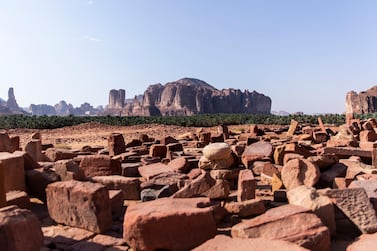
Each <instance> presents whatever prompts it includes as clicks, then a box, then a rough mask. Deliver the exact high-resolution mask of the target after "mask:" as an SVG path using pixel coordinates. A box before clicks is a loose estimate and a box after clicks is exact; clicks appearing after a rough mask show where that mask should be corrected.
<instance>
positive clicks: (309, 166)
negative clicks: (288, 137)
mask: <svg viewBox="0 0 377 251" xmlns="http://www.w3.org/2000/svg"><path fill="white" fill-rule="evenodd" d="M320 176H321V173H320V171H319V168H318V166H317V165H315V164H314V163H312V162H310V161H308V160H306V159H291V160H290V161H288V163H287V164H285V165H284V167H283V168H282V170H281V178H282V181H283V184H284V186H285V187H286V188H287V189H292V188H295V187H298V186H300V185H307V186H314V185H315V184H316V183H317V182H318V180H319V178H320Z"/></svg>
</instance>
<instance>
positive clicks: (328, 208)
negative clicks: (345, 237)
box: [287, 186, 336, 235]
mask: <svg viewBox="0 0 377 251" xmlns="http://www.w3.org/2000/svg"><path fill="white" fill-rule="evenodd" d="M287 198H288V201H289V204H292V205H296V206H301V207H304V208H307V209H311V210H312V211H313V212H314V213H315V214H316V215H317V216H318V217H319V218H320V219H321V220H322V222H323V224H325V225H326V226H327V227H328V228H329V230H330V233H331V234H333V235H335V232H336V231H335V230H336V229H335V211H334V205H333V204H332V202H331V200H330V199H329V198H328V197H327V196H324V195H321V194H320V193H318V192H317V190H316V189H315V188H313V187H307V186H298V187H295V188H293V189H291V190H289V191H288V192H287Z"/></svg>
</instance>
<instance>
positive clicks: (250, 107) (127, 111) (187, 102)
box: [105, 78, 271, 116]
mask: <svg viewBox="0 0 377 251" xmlns="http://www.w3.org/2000/svg"><path fill="white" fill-rule="evenodd" d="M124 96H125V90H123V89H120V90H118V91H117V90H111V91H110V94H109V105H108V106H107V108H106V109H105V114H112V115H124V116H160V115H162V116H169V115H170V116H174V115H181V116H182V115H194V114H213V113H249V114H270V112H271V99H270V98H269V97H268V96H265V95H264V94H261V93H258V92H256V91H252V92H249V91H248V90H245V91H243V92H242V91H241V90H239V89H233V88H229V89H223V90H218V89H216V88H215V87H213V86H211V85H209V84H208V83H206V82H204V81H202V80H199V79H194V78H183V79H179V80H177V81H173V82H168V83H166V84H165V85H162V84H160V83H158V84H152V85H150V86H148V88H147V90H146V91H145V92H144V95H143V99H142V101H140V100H137V99H134V100H133V101H132V102H130V103H125V100H124Z"/></svg>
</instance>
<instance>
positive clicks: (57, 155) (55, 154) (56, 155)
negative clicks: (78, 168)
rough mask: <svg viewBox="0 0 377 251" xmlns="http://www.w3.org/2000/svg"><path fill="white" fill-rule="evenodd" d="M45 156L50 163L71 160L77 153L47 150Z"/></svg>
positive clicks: (54, 149) (56, 149) (55, 149)
mask: <svg viewBox="0 0 377 251" xmlns="http://www.w3.org/2000/svg"><path fill="white" fill-rule="evenodd" d="M45 155H46V156H47V158H48V159H50V160H51V161H58V160H62V159H73V158H74V157H76V156H77V153H75V152H73V151H71V150H67V149H58V148H48V149H47V150H46V151H45Z"/></svg>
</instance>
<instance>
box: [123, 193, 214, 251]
mask: <svg viewBox="0 0 377 251" xmlns="http://www.w3.org/2000/svg"><path fill="white" fill-rule="evenodd" d="M209 205H210V201H209V199H206V198H191V199H171V198H162V199H158V200H154V201H149V202H144V203H142V204H134V205H130V206H129V207H128V208H127V211H126V214H125V216H124V223H123V237H124V239H125V240H126V242H127V243H128V245H130V246H131V248H132V249H134V250H145V251H152V250H158V249H160V250H190V249H193V248H194V247H197V246H198V245H200V244H202V243H203V242H205V241H207V240H208V239H211V238H212V237H214V236H215V235H216V232H217V229H216V223H215V220H214V217H213V209H212V208H211V207H206V206H209ZM183 226H184V227H183Z"/></svg>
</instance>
